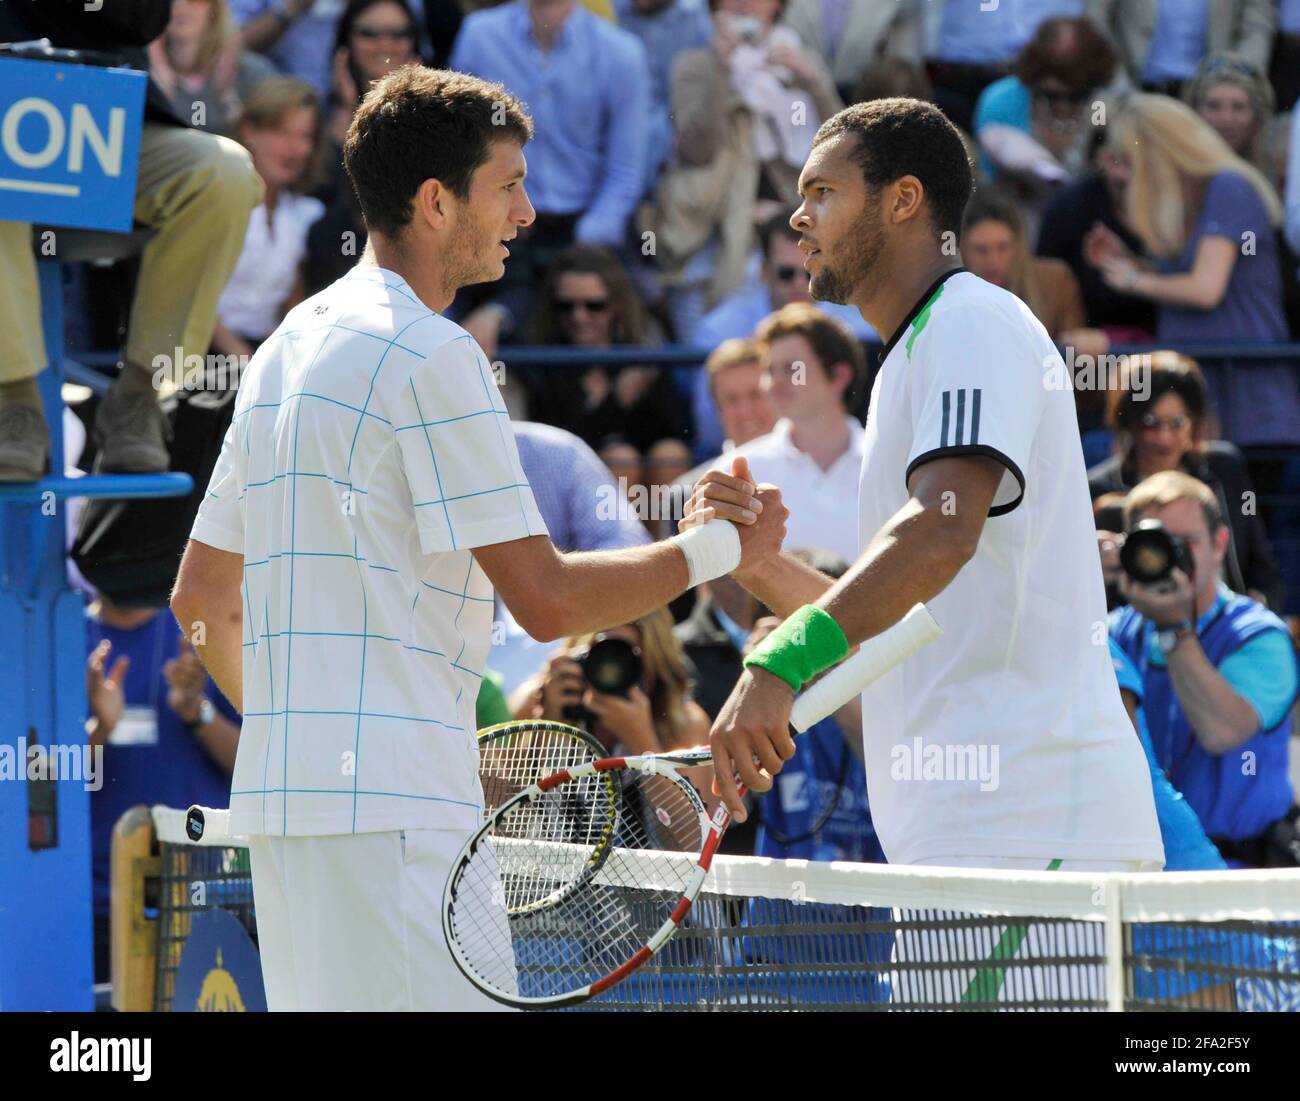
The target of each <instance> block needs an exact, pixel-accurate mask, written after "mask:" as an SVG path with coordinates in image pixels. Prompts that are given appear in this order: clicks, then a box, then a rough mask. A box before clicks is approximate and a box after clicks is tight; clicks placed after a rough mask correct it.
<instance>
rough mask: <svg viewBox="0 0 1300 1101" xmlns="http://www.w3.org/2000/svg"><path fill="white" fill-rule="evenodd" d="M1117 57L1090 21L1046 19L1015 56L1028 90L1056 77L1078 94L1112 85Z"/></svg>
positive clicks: (1018, 73) (1105, 38) (1020, 74)
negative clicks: (1040, 82)
mask: <svg viewBox="0 0 1300 1101" xmlns="http://www.w3.org/2000/svg"><path fill="white" fill-rule="evenodd" d="M1118 61H1119V59H1118V55H1117V54H1116V53H1115V47H1114V46H1112V45H1111V42H1110V39H1109V38H1107V37H1106V36H1105V35H1104V34H1103V33H1102V32H1101V31H1100V30H1098V29H1097V26H1096V24H1094V23H1093V22H1092V21H1091V20H1089V19H1084V18H1078V19H1070V18H1057V19H1045V20H1043V22H1042V23H1040V24H1039V25H1038V30H1036V31H1035V32H1034V37H1033V38H1031V39H1030V40H1029V41H1028V42H1026V43H1025V46H1024V48H1023V49H1022V50H1021V51H1020V54H1019V55H1018V56H1017V57H1016V62H1015V66H1014V70H1013V71H1014V73H1015V76H1016V79H1017V80H1019V81H1020V83H1021V84H1024V85H1025V86H1026V87H1028V88H1033V87H1035V86H1036V85H1037V84H1038V83H1039V81H1041V80H1043V79H1045V78H1046V77H1049V76H1053V77H1056V78H1057V79H1058V80H1060V81H1061V82H1062V83H1063V84H1064V85H1065V86H1066V87H1067V88H1070V89H1072V90H1074V91H1075V92H1078V93H1081V94H1082V93H1086V92H1091V91H1093V90H1094V89H1096V88H1100V87H1101V86H1102V85H1105V84H1109V83H1110V80H1111V77H1113V76H1114V75H1115V67H1116V65H1117V64H1118Z"/></svg>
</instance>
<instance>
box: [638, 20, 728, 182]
mask: <svg viewBox="0 0 1300 1101" xmlns="http://www.w3.org/2000/svg"><path fill="white" fill-rule="evenodd" d="M615 7H616V10H617V12H618V25H619V26H620V27H622V28H623V29H624V30H625V31H629V32H630V33H632V34H634V35H636V36H637V38H639V39H640V40H641V45H642V46H644V47H645V53H646V60H647V62H648V63H649V66H650V121H649V133H648V134H647V135H646V140H647V146H646V164H645V183H644V185H643V186H642V189H641V194H642V195H643V196H644V195H647V194H651V193H653V191H654V185H655V181H656V180H658V178H659V170H660V169H661V168H663V166H664V162H665V161H666V160H667V159H668V155H669V153H671V152H672V145H673V123H672V117H671V111H672V106H671V93H672V78H673V63H674V62H675V61H676V60H677V55H678V54H680V53H682V52H683V51H685V50H702V49H707V48H708V45H709V43H710V41H712V39H713V24H712V22H711V21H710V19H709V9H708V6H707V5H706V4H705V3H704V0H617V3H616V4H615Z"/></svg>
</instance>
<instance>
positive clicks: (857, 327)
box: [687, 212, 878, 459]
mask: <svg viewBox="0 0 1300 1101" xmlns="http://www.w3.org/2000/svg"><path fill="white" fill-rule="evenodd" d="M759 245H760V246H761V248H762V256H763V267H762V270H761V273H760V283H759V285H758V286H755V287H746V288H743V289H741V290H739V291H737V292H736V293H735V294H733V295H731V296H730V297H728V298H727V299H726V301H724V302H721V303H719V304H718V306H717V307H716V308H714V309H713V310H710V311H709V312H708V313H707V314H705V315H704V317H703V318H702V319H701V321H700V323H699V326H698V327H697V328H696V330H695V333H694V336H693V337H692V338H689V339H688V340H687V342H688V343H691V344H695V345H696V346H698V347H701V348H717V347H718V346H719V345H720V344H721V343H722V342H723V341H724V340H730V339H733V338H746V337H751V336H753V335H754V330H755V329H756V328H757V327H758V325H759V323H760V322H761V321H762V320H763V318H765V317H767V316H768V315H769V314H771V313H774V312H775V311H776V310H779V309H781V308H783V307H784V306H787V305H789V304H790V303H791V302H811V301H812V296H811V295H810V294H809V293H808V273H807V271H806V270H805V269H804V266H803V262H804V255H803V253H802V252H800V251H799V231H798V230H796V229H792V228H791V226H790V218H789V216H788V215H787V214H786V213H785V212H782V213H779V214H773V215H772V216H771V217H769V218H768V219H767V220H766V221H765V222H764V223H763V226H762V228H761V229H760V231H759ZM817 306H818V308H819V309H820V310H821V311H822V312H823V313H825V314H826V315H827V316H829V317H832V318H834V319H835V320H837V321H839V322H840V323H841V324H844V325H847V326H848V327H849V330H850V331H851V332H852V333H853V334H854V336H856V337H857V338H858V339H859V340H861V341H874V340H877V339H878V338H877V336H876V331H875V330H874V329H873V328H872V327H871V326H870V325H869V324H867V322H866V320H865V319H864V318H863V316H862V313H861V312H860V311H859V310H857V309H856V308H854V307H853V306H846V305H841V304H839V303H834V302H819V303H817ZM691 409H692V412H693V413H694V420H695V455H696V457H697V458H699V459H707V458H710V457H711V456H713V455H716V454H718V452H719V451H721V450H722V448H723V441H724V439H725V438H726V437H725V434H724V431H723V425H722V422H721V421H720V419H719V417H718V410H717V407H716V406H715V405H714V401H713V395H712V393H711V392H710V381H709V376H708V372H706V371H696V372H695V373H694V381H693V391H692V397H691Z"/></svg>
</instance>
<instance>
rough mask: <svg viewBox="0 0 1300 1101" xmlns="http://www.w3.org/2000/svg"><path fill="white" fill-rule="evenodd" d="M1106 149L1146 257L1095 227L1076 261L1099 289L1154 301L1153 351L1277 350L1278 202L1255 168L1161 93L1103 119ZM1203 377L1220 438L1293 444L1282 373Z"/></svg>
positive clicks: (1280, 332)
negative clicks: (1116, 163) (1123, 180)
mask: <svg viewBox="0 0 1300 1101" xmlns="http://www.w3.org/2000/svg"><path fill="white" fill-rule="evenodd" d="M1108 145H1109V149H1110V151H1111V153H1112V154H1113V156H1114V157H1116V158H1117V159H1119V160H1122V161H1123V162H1124V164H1125V165H1126V167H1127V168H1128V170H1129V172H1130V175H1129V180H1128V184H1127V186H1126V187H1125V189H1124V192H1125V193H1124V214H1125V218H1126V221H1127V223H1128V224H1129V225H1130V226H1131V227H1132V228H1133V231H1134V232H1135V233H1136V234H1137V236H1138V238H1139V239H1140V240H1141V241H1142V243H1143V245H1144V247H1145V249H1146V253H1147V256H1148V257H1150V260H1149V261H1144V260H1142V259H1140V258H1139V257H1137V256H1135V255H1134V254H1133V253H1132V252H1130V251H1129V249H1128V247H1127V246H1126V245H1125V244H1124V243H1123V242H1122V241H1121V240H1120V239H1119V237H1118V236H1117V235H1116V234H1115V233H1113V232H1112V231H1111V230H1109V229H1107V228H1106V227H1104V226H1102V225H1100V224H1099V225H1096V226H1094V227H1093V229H1092V230H1091V231H1090V232H1089V234H1088V237H1087V240H1086V242H1085V247H1084V254H1085V257H1086V258H1087V260H1088V262H1089V263H1090V264H1092V265H1093V266H1094V267H1096V268H1098V269H1100V270H1101V272H1102V275H1103V277H1104V279H1105V281H1106V283H1107V284H1108V285H1110V286H1111V287H1114V288H1115V289H1117V290H1121V291H1125V292H1127V293H1129V294H1135V295H1139V296H1141V297H1144V298H1149V299H1151V300H1152V301H1154V302H1155V303H1156V307H1157V322H1156V329H1157V337H1158V339H1159V340H1160V342H1161V343H1162V344H1169V345H1172V346H1175V347H1176V346H1178V345H1181V344H1187V343H1191V342H1202V341H1203V342H1213V343H1216V344H1220V343H1243V344H1250V343H1284V342H1286V341H1287V340H1288V339H1289V335H1288V332H1287V326H1286V320H1285V318H1284V315H1283V312H1282V284H1281V266H1280V263H1279V259H1278V243H1277V236H1276V227H1277V226H1278V225H1279V224H1280V223H1281V221H1282V204H1281V203H1280V202H1279V200H1278V197H1277V193H1276V192H1275V191H1274V190H1273V187H1272V185H1271V184H1269V182H1268V180H1267V179H1265V178H1264V176H1263V174H1262V173H1261V172H1260V171H1259V169H1257V168H1255V167H1254V166H1253V165H1251V164H1248V163H1247V162H1246V161H1244V160H1243V159H1242V158H1241V157H1239V156H1238V155H1237V154H1236V153H1234V152H1233V151H1232V150H1231V149H1230V148H1229V147H1228V144H1227V143H1226V142H1225V141H1224V140H1223V138H1221V137H1220V136H1219V135H1218V134H1217V133H1216V132H1215V130H1214V129H1213V128H1212V127H1211V126H1210V125H1209V123H1207V122H1206V121H1205V120H1204V119H1202V118H1201V117H1200V116H1199V115H1197V114H1196V112H1195V111H1193V110H1192V109H1191V108H1190V107H1188V106H1187V105H1186V104H1185V103H1180V102H1179V101H1178V100H1175V99H1170V98H1168V97H1167V96H1153V95H1134V96H1132V97H1131V98H1130V99H1129V100H1128V102H1127V103H1126V104H1125V105H1124V106H1123V107H1122V109H1121V110H1120V111H1119V113H1118V116H1117V117H1116V118H1115V119H1114V121H1113V122H1112V123H1111V126H1110V128H1109V138H1108ZM1203 370H1204V373H1205V379H1206V383H1207V385H1208V389H1209V392H1210V395H1211V399H1212V403H1213V405H1214V407H1215V408H1216V410H1217V411H1218V414H1219V421H1220V425H1221V427H1222V431H1223V434H1224V436H1225V437H1226V438H1228V439H1230V440H1232V441H1233V442H1235V443H1237V444H1238V445H1240V446H1241V447H1243V448H1246V447H1249V446H1251V445H1267V444H1274V445H1277V444H1283V445H1287V444H1297V443H1300V387H1298V386H1297V382H1296V377H1295V373H1294V371H1293V370H1292V368H1291V367H1290V366H1287V365H1283V364H1278V363H1274V362H1271V361H1260V360H1257V359H1251V360H1236V361H1233V360H1216V361H1214V362H1209V363H1206V364H1205V366H1204V368H1203Z"/></svg>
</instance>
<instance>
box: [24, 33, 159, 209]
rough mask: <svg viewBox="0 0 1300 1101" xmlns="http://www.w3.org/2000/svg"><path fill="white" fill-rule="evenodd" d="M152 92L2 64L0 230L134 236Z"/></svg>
mask: <svg viewBox="0 0 1300 1101" xmlns="http://www.w3.org/2000/svg"><path fill="white" fill-rule="evenodd" d="M147 83H148V78H147V77H146V76H145V74H144V73H141V72H136V71H135V70H132V69H96V68H92V67H90V66H87V65H64V64H60V63H57V62H51V61H28V60H26V59H22V58H0V220H2V221H11V222H35V223H37V224H43V225H53V226H77V227H81V228H85V229H106V230H115V231H117V232H122V233H125V232H129V231H130V229H131V223H132V210H133V209H134V207H135V180H136V167H137V163H138V161H139V158H140V133H141V131H142V129H143V128H144V96H145V87H146V85H147Z"/></svg>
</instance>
